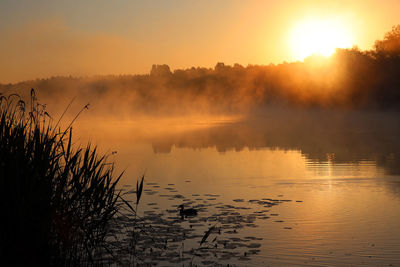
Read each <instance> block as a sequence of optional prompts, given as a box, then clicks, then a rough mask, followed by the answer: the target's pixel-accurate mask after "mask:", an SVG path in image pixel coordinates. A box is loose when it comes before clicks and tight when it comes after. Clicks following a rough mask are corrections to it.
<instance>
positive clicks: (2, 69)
mask: <svg viewBox="0 0 400 267" xmlns="http://www.w3.org/2000/svg"><path fill="white" fill-rule="evenodd" d="M81 2H82V3H81ZM81 2H74V1H51V0H39V1H29V0H24V1H12V0H2V1H1V2H0V34H1V36H2V40H1V42H0V82H1V83H8V82H16V81H21V80H26V79H35V78H46V77H50V76H56V75H74V76H84V75H98V74H101V75H102V74H136V73H139V74H141V73H148V72H149V70H150V68H151V65H152V64H154V63H156V64H164V63H165V64H168V65H170V67H171V68H172V69H176V68H188V67H192V66H201V67H213V66H214V65H215V64H216V63H217V62H220V61H222V62H225V63H226V64H233V63H239V64H242V65H247V64H265V65H267V64H269V63H280V62H283V61H293V60H295V59H296V57H294V56H293V54H292V51H291V46H290V44H289V41H288V40H290V36H289V35H290V32H291V31H292V30H293V28H294V27H296V25H298V24H299V23H300V22H301V21H304V20H307V19H309V18H313V19H316V20H317V21H318V20H319V19H334V20H337V21H340V23H341V24H342V25H345V26H344V27H346V31H348V32H349V33H350V34H351V37H352V40H354V44H356V45H358V46H359V47H360V48H362V49H369V48H371V47H372V45H373V43H374V40H376V39H381V38H382V37H383V35H384V33H385V32H387V31H389V30H390V29H391V27H392V26H393V25H395V24H399V23H400V19H399V16H398V15H399V14H400V1H398V0H380V1H378V0H376V1H375V0H357V1H350V0H347V1H341V0H340V1H312V0H293V1H289V0H279V1H278V0H269V1H268V0H267V1H239V0H231V1H227V0H221V1H211V0H210V1H178V0H174V1H125V0H119V1H107V0H87V1H81Z"/></svg>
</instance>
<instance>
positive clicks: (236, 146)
mask: <svg viewBox="0 0 400 267" xmlns="http://www.w3.org/2000/svg"><path fill="white" fill-rule="evenodd" d="M398 121H399V120H398V114H393V113H390V112H343V113H340V112H328V111H326V112H313V111H307V112H305V111H301V112H299V111H296V112H286V111H283V112H282V111H280V112H276V111H274V112H272V111H271V112H265V113H263V115H262V116H254V117H250V118H249V117H248V118H245V119H243V118H239V117H234V118H228V117H215V118H210V117H207V118H199V117H198V118H191V119H189V118H186V119H183V118H174V119H171V118H164V119H160V118H147V119H142V120H134V119H133V120H131V121H118V120H113V121H107V122H101V121H98V122H96V123H90V121H89V120H85V118H83V119H82V120H81V121H79V122H78V125H77V126H78V127H76V128H77V129H81V132H79V133H78V136H80V139H79V140H80V141H81V142H84V141H85V140H86V139H85V138H86V137H87V136H86V135H87V132H89V131H90V132H91V133H92V134H91V140H92V142H95V143H98V144H99V145H100V148H101V149H103V150H104V151H108V152H109V153H111V152H112V151H116V152H117V153H116V154H114V155H112V156H110V159H112V160H113V161H115V162H117V169H118V170H125V175H124V178H123V180H122V185H124V184H125V185H129V184H131V185H134V184H136V180H137V179H138V178H139V177H140V176H141V175H142V174H143V173H145V177H146V178H145V181H146V183H147V184H146V185H145V189H148V190H149V191H148V192H150V191H152V190H153V191H154V192H155V193H152V194H150V193H149V194H145V195H144V198H143V201H144V202H143V203H142V207H141V208H142V209H143V210H146V209H152V208H153V207H154V206H157V207H156V211H157V212H163V211H167V210H169V209H171V208H173V207H172V206H173V205H175V207H176V205H179V204H181V203H183V202H185V201H186V202H189V203H191V204H190V205H192V206H196V205H198V204H204V205H206V208H204V210H201V212H200V215H199V216H200V217H207V216H211V215H212V214H213V212H215V209H216V207H217V206H218V204H217V203H222V204H224V205H225V204H230V205H239V204H240V205H241V206H243V207H249V208H250V209H249V210H243V211H240V212H241V213H242V214H245V213H246V212H247V213H253V214H258V215H260V216H258V215H257V216H258V217H257V219H255V220H254V221H253V222H252V224H253V225H250V226H245V227H243V228H241V229H238V230H237V231H236V232H229V231H226V233H223V234H222V235H221V236H218V238H219V239H221V240H223V239H224V238H225V239H226V238H228V239H229V238H231V240H232V239H234V238H243V237H246V236H247V237H249V236H250V237H256V238H258V239H257V240H256V241H254V242H256V243H257V244H260V245H261V246H260V247H259V248H257V249H256V250H259V251H255V252H254V255H251V256H250V257H249V258H250V260H246V261H240V260H239V261H238V260H237V258H236V259H230V260H228V261H226V262H229V261H233V263H235V264H237V265H245V266H267V265H271V266H280V265H283V266H284V265H306V266H310V265H311V266H327V265H336V266H338V265H340V266H349V265H352V266H399V265H400V256H399V255H400V241H399V240H400V229H399V227H398V225H399V223H400V164H399V154H398V152H399V151H400V150H399V149H400V142H399V140H398V137H399V136H400V135H399V134H400V126H399V125H400V124H399V122H398ZM93 130H94V131H93ZM93 133H94V134H93ZM171 192H172V194H180V195H181V196H182V198H174V197H166V195H167V194H171ZM263 198H264V199H268V198H269V199H275V200H283V201H282V202H280V203H279V205H276V206H273V207H270V208H268V209H266V208H265V207H263V206H260V205H257V203H256V202H254V201H256V200H257V201H260V200H262V199H263ZM251 200H253V202H251ZM154 203H156V204H154ZM149 204H150V205H149ZM207 205H208V206H207ZM207 207H208V208H207ZM266 210H268V211H266ZM171 214H172V216H177V213H174V212H172V213H171ZM263 216H264V217H263ZM265 217H268V218H265ZM203 226H204V227H203V228H205V229H207V224H203ZM246 244H249V243H246ZM250 247H251V246H250ZM248 250H249V249H247V251H248ZM243 251H246V250H242V251H241V252H240V253H242V252H243ZM246 254H247V253H246ZM246 256H247V255H246ZM216 260H217V261H218V259H216ZM221 262H223V259H221ZM198 263H200V262H198ZM171 265H173V264H171Z"/></svg>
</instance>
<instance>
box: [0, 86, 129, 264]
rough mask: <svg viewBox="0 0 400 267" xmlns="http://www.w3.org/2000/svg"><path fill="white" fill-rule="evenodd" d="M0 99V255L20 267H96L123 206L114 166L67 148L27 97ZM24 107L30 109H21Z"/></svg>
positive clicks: (67, 139)
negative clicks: (82, 266) (114, 220)
mask: <svg viewBox="0 0 400 267" xmlns="http://www.w3.org/2000/svg"><path fill="white" fill-rule="evenodd" d="M28 104H29V105H27V104H26V103H25V102H24V101H23V100H22V99H21V98H20V97H19V96H18V95H15V94H14V95H9V96H7V97H6V96H3V95H0V112H1V115H0V210H1V213H2V216H1V220H0V227H1V228H0V229H1V230H0V232H1V236H0V240H1V241H0V253H1V258H2V260H3V261H5V260H6V261H5V262H10V261H8V260H11V262H13V263H14V265H24V266H48V265H57V266H67V265H68V266H69V265H73V266H75V265H96V264H97V263H100V261H101V259H102V257H98V255H103V254H104V253H105V252H107V251H108V249H107V244H106V237H107V235H108V234H109V232H110V229H111V226H110V221H111V219H112V218H113V216H114V215H115V214H116V213H117V212H118V209H119V207H120V205H121V202H120V201H118V199H119V192H118V191H117V190H116V185H117V183H118V180H119V179H120V177H121V175H122V174H121V175H119V176H117V177H115V178H113V169H114V167H113V165H112V164H109V163H107V156H106V155H99V153H98V152H97V149H96V147H93V146H91V145H90V144H88V145H87V146H86V147H85V148H80V147H78V148H74V146H73V145H72V127H71V125H72V124H71V125H69V126H68V127H67V128H66V129H65V130H63V131H61V130H60V128H59V127H58V123H57V124H56V125H54V126H53V125H52V124H53V123H52V122H53V121H52V119H51V117H50V115H49V114H48V113H47V112H46V111H45V106H43V105H40V104H39V103H38V101H37V99H36V95H35V91H34V90H33V89H32V90H31V99H30V103H28ZM27 106H29V108H27Z"/></svg>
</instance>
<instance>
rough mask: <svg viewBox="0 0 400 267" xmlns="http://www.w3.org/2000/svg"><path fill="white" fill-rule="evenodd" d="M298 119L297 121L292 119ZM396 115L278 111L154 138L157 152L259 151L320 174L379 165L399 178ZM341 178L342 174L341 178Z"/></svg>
mask: <svg viewBox="0 0 400 267" xmlns="http://www.w3.org/2000/svg"><path fill="white" fill-rule="evenodd" d="M294 115H295V116H294ZM397 115H398V114H395V113H389V112H386V113H383V112H379V113H378V112H375V113H371V112H344V113H338V112H329V111H323V112H321V111H319V112H310V111H308V112H305V111H297V112H295V111H291V112H279V113H278V114H277V115H276V116H275V115H274V113H272V112H271V113H270V114H268V113H267V114H266V115H264V116H257V117H252V118H247V119H245V120H241V121H239V122H233V123H226V124H217V125H213V126H211V127H209V128H200V129H195V130H187V131H180V132H174V133H169V134H164V135H159V136H154V137H153V138H152V139H151V142H152V147H153V150H154V152H155V153H170V152H171V150H172V148H173V147H175V148H193V149H204V148H210V147H215V148H216V150H217V151H218V152H221V153H223V152H226V151H230V150H234V151H242V150H243V149H244V148H248V149H249V150H257V149H265V148H268V149H280V150H285V151H287V150H297V151H300V152H301V153H302V155H304V156H305V157H306V158H307V159H308V161H307V162H308V166H309V167H311V168H312V167H318V168H320V169H321V170H322V169H323V168H324V167H326V165H327V164H331V165H335V166H336V167H335V168H334V169H335V171H339V172H340V169H342V170H343V172H347V171H348V170H346V166H348V164H351V165H352V166H353V167H354V166H357V165H359V166H363V167H368V166H373V165H375V164H376V165H377V166H378V167H382V168H383V169H384V170H385V173H386V174H388V175H399V174H400V158H399V155H398V154H397V153H398V151H400V141H399V139H398V137H399V136H400V135H399V134H400V124H399V120H398V117H397ZM339 175H340V173H339Z"/></svg>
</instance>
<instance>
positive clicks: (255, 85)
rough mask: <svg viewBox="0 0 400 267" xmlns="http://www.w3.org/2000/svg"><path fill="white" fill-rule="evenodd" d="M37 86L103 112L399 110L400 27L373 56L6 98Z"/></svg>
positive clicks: (53, 83) (44, 84)
mask: <svg viewBox="0 0 400 267" xmlns="http://www.w3.org/2000/svg"><path fill="white" fill-rule="evenodd" d="M132 64H134V62H133V63H132ZM30 88H35V89H37V90H38V92H39V94H40V96H41V98H42V99H43V100H44V101H45V102H46V103H49V102H50V101H58V103H60V104H63V103H64V104H66V103H68V102H69V100H70V99H71V98H72V97H75V96H76V97H77V99H79V100H78V101H82V102H83V103H84V102H85V103H86V102H88V101H89V102H91V103H93V104H94V106H95V107H96V106H97V107H98V109H96V108H95V112H100V113H101V112H107V113H110V111H111V112H112V113H114V112H119V113H127V114H129V113H132V112H135V113H144V114H166V113H167V114H177V113H178V114H181V113H187V112H196V113H236V112H238V113H243V112H249V111H257V110H260V109H263V108H265V107H268V106H271V105H274V106H276V105H279V106H290V107H321V108H330V109H338V108H340V109H373V110H376V109H379V110H388V109H389V110H399V109H400V25H398V26H394V27H393V29H392V30H391V31H390V32H388V33H386V35H385V36H384V39H383V40H377V41H376V42H375V46H374V48H373V49H372V50H367V51H362V50H360V49H358V48H357V47H353V48H351V49H337V50H336V52H335V53H334V54H333V55H332V56H331V57H330V58H324V57H320V56H310V57H308V58H306V59H305V60H304V62H292V63H286V62H285V63H282V64H278V65H272V64H271V65H268V66H261V65H248V66H247V67H244V66H241V65H239V64H235V65H233V66H229V65H225V64H224V63H217V64H216V66H215V68H201V67H197V68H195V67H192V68H189V69H178V70H174V71H173V72H172V71H171V70H170V68H169V66H168V65H153V67H152V69H151V71H150V74H149V75H124V76H98V77H90V78H87V77H83V78H74V77H52V78H49V79H41V80H33V81H25V82H21V83H17V84H8V85H6V84H3V85H0V92H3V93H6V92H19V93H20V94H24V92H28V91H29V89H30ZM100 107H101V108H100ZM105 107H107V108H106V109H105Z"/></svg>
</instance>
